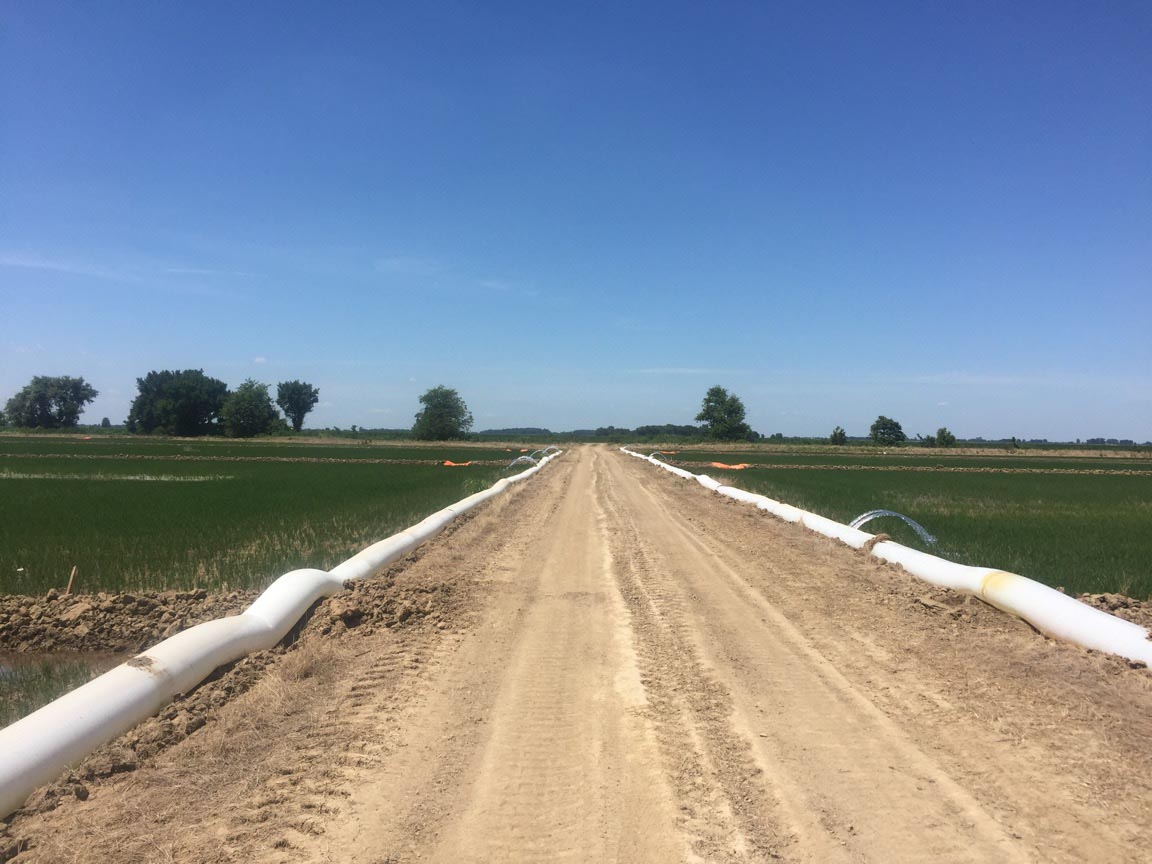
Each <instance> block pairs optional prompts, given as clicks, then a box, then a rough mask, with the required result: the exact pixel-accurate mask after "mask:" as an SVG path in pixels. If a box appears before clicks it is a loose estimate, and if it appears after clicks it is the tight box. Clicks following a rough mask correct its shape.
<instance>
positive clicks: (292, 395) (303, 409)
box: [276, 381, 320, 432]
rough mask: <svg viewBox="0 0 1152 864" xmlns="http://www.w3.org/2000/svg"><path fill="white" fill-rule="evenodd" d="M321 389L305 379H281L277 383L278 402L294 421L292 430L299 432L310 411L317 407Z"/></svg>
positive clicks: (281, 408) (285, 414)
mask: <svg viewBox="0 0 1152 864" xmlns="http://www.w3.org/2000/svg"><path fill="white" fill-rule="evenodd" d="M319 400H320V391H319V390H317V389H316V388H315V387H313V386H312V385H311V384H306V383H305V382H303V381H281V382H280V383H279V384H277V385H276V404H277V405H279V406H280V410H281V411H283V412H284V416H285V417H287V418H288V419H289V420H291V421H292V431H293V432H299V431H300V429H301V427H303V425H304V418H305V416H307V414H308V412H309V411H311V410H312V409H313V408H314V407H316V403H317V402H318V401H319Z"/></svg>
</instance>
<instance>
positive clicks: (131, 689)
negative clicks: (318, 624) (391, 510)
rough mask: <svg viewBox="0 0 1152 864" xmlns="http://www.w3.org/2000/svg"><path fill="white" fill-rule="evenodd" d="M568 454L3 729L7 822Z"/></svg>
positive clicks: (295, 578)
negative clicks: (96, 753)
mask: <svg viewBox="0 0 1152 864" xmlns="http://www.w3.org/2000/svg"><path fill="white" fill-rule="evenodd" d="M560 452H561V451H559V450H557V452H556V453H552V454H549V455H548V456H545V457H544V458H543V459H541V460H540V464H538V465H536V466H534V467H532V468H529V469H528V470H527V471H524V472H522V473H520V474H516V475H514V476H512V477H505V478H503V479H501V480H498V481H496V483H494V484H493V485H492V486H491V487H490V488H488V489H485V490H484V491H483V492H477V493H476V494H474V495H469V496H468V497H467V498H464V499H463V500H461V501H457V502H456V503H455V504H450V505H449V506H447V507H445V508H444V509H443V510H439V511H437V512H436V513H433V514H432V515H431V516H428V517H427V518H425V519H423V520H421V521H420V522H418V523H417V524H415V525H413V526H412V527H411V528H408V529H406V530H404V531H401V532H400V533H399V534H395V535H393V536H392V537H389V538H387V539H386V540H381V541H380V542H379V543H374V544H373V545H371V546H369V547H368V548H367V549H364V550H362V551H360V552H358V553H357V554H355V555H353V556H352V557H351V558H349V559H348V560H347V561H345V562H344V563H342V564H340V565H338V566H336V567H333V568H332V570H331V571H329V572H325V571H324V570H293V571H292V572H290V573H285V574H284V575H283V576H281V577H280V578H279V579H277V580H276V581H275V582H273V583H272V584H271V585H269V586H268V588H267V589H265V591H264V592H263V593H262V594H261V595H260V596H259V597H257V598H256V600H255V601H254V602H253V603H252V605H251V606H249V607H248V608H247V609H245V610H244V612H243V613H242V614H240V615H231V616H228V617H226V618H218V619H217V620H215V621H208V622H205V623H204V624H198V625H197V626H195V627H191V628H189V629H187V630H184V631H182V632H180V633H177V634H176V635H175V636H173V637H171V638H170V639H165V640H164V641H163V642H161V643H159V644H158V645H154V646H153V647H151V648H149V649H148V650H147V651H145V652H144V653H142V654H138V655H137V656H135V657H133V658H132V659H131V660H129V661H128V662H127V663H123V664H121V665H120V666H117V667H116V668H115V669H113V670H111V671H110V672H106V673H105V674H103V675H101V676H100V677H99V678H96V679H94V680H92V681H89V682H88V683H87V684H85V685H83V686H82V687H78V688H76V689H75V690H73V691H71V692H70V693H66V694H65V695H63V696H61V697H60V698H59V699H57V700H56V701H55V702H52V703H50V704H48V705H45V706H44V707H43V708H41V709H40V710H39V711H35V712H33V713H32V714H29V715H28V716H27V717H25V718H23V719H22V720H17V721H16V722H15V723H13V724H12V725H11V726H8V727H7V728H5V729H0V818H2V817H3V816H7V815H8V814H9V813H11V812H12V811H13V810H15V809H16V808H18V807H19V806H20V805H21V804H23V803H24V800H25V799H26V798H27V797H28V796H29V795H30V794H31V793H32V792H33V791H34V790H35V789H36V788H37V787H39V786H42V785H43V784H44V783H47V782H48V781H50V780H52V779H54V778H56V777H58V776H59V775H60V773H61V772H63V771H64V770H65V769H66V768H68V766H69V765H73V764H75V763H76V762H78V761H79V760H80V759H83V758H84V757H85V756H87V755H88V754H89V753H91V752H92V751H93V750H95V749H96V748H97V747H99V746H101V745H102V744H106V743H107V742H109V741H111V740H112V739H113V738H115V737H117V736H118V735H122V734H123V733H125V732H127V731H128V730H129V729H131V728H132V727H133V726H135V725H137V724H138V723H140V722H141V721H143V720H145V719H147V718H148V717H151V716H152V715H153V714H155V713H156V712H157V711H159V710H160V709H161V708H163V707H164V706H165V705H166V704H167V703H168V702H170V701H171V700H172V698H173V697H175V696H177V695H179V694H180V693H184V692H187V691H188V690H190V689H192V688H193V687H195V686H196V685H197V684H199V683H200V682H201V681H203V680H204V679H205V678H207V677H208V676H209V675H211V674H212V672H213V671H214V670H216V669H217V668H219V667H220V666H223V665H224V664H225V663H231V662H233V661H235V660H239V659H240V658H241V657H244V656H246V655H248V654H250V653H252V652H253V651H259V650H262V649H265V648H271V647H273V646H275V645H276V644H277V643H279V642H280V640H281V639H283V638H284V637H285V636H287V635H288V632H289V631H290V630H291V629H292V627H293V626H295V624H296V622H297V621H299V620H300V618H301V616H303V614H304V613H305V612H307V611H308V609H310V608H311V607H312V604H313V603H315V602H316V601H317V600H320V599H321V598H323V597H328V596H330V595H332V594H336V593H338V592H340V591H342V590H344V583H345V582H346V581H348V580H351V579H363V578H365V577H367V576H371V575H372V574H373V573H375V572H377V571H378V570H379V569H380V568H381V567H385V566H387V565H388V564H391V563H393V562H394V561H397V560H399V559H400V558H402V557H404V556H405V555H407V554H408V553H409V552H411V551H412V550H413V549H415V548H416V547H417V546H419V545H421V544H422V543H424V542H426V541H427V540H429V539H431V538H432V537H435V536H436V535H437V534H439V533H440V532H441V531H442V530H444V527H445V526H446V525H448V523H449V522H451V521H452V520H453V519H454V518H456V517H457V516H459V515H460V514H461V513H467V512H468V511H469V510H471V509H472V508H474V507H476V506H477V505H478V504H481V503H482V502H484V501H487V500H488V499H489V498H492V497H493V496H495V495H498V494H500V493H501V492H503V491H504V490H505V489H507V488H508V487H509V486H511V485H512V484H513V483H519V482H521V481H523V480H526V479H528V478H529V477H531V476H532V475H533V474H535V473H536V472H537V471H539V470H540V469H541V468H543V467H544V466H545V465H546V464H548V463H549V462H550V461H552V460H553V459H555V458H556V457H557V456H559V455H560Z"/></svg>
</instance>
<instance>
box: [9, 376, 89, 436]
mask: <svg viewBox="0 0 1152 864" xmlns="http://www.w3.org/2000/svg"><path fill="white" fill-rule="evenodd" d="M99 395H100V394H99V393H97V392H96V390H95V389H94V388H93V387H92V385H91V384H89V383H88V382H87V381H85V380H84V379H83V378H70V377H69V376H67V375H59V376H50V375H37V376H36V377H35V378H33V379H32V380H31V381H30V382H29V383H28V384H26V385H25V386H24V389H22V390H21V391H20V392H19V393H17V394H16V395H15V396H13V397H12V398H11V399H9V400H8V405H7V407H6V408H5V413H6V414H7V415H8V422H9V423H11V424H12V425H13V426H21V427H24V428H29V429H32V428H39V429H67V428H71V427H74V426H75V425H76V423H77V422H78V421H79V419H80V412H81V411H83V410H84V406H85V405H87V404H88V403H89V402H91V401H92V400H93V399H95V398H96V397H97V396H99Z"/></svg>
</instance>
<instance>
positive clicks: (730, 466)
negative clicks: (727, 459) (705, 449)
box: [712, 462, 752, 471]
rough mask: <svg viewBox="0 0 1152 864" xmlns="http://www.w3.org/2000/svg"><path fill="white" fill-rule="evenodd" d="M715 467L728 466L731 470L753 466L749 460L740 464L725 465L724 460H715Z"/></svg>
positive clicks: (713, 465) (740, 469)
mask: <svg viewBox="0 0 1152 864" xmlns="http://www.w3.org/2000/svg"><path fill="white" fill-rule="evenodd" d="M712 467H713V468H727V469H728V470H729V471H743V470H744V469H745V468H751V467H752V466H751V465H749V464H748V463H747V462H741V463H740V464H739V465H725V464H724V463H723V462H713V463H712Z"/></svg>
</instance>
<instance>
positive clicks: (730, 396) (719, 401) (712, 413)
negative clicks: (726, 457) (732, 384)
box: [696, 385, 752, 441]
mask: <svg viewBox="0 0 1152 864" xmlns="http://www.w3.org/2000/svg"><path fill="white" fill-rule="evenodd" d="M696 419H697V420H698V421H699V422H701V423H703V424H704V431H705V434H706V435H707V436H708V437H709V438H715V439H716V440H718V441H738V440H740V439H741V438H748V437H749V436H750V435H751V434H752V429H751V428H750V427H749V426H748V424H747V423H745V422H744V403H743V402H741V401H740V397H739V396H737V395H736V394H735V393H729V392H728V391H727V390H725V389H724V388H723V387H720V386H719V385H717V386H716V387H711V388H709V389H708V392H707V393H705V394H704V401H703V402H702V403H701V405H700V413H699V414H697V415H696Z"/></svg>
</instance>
